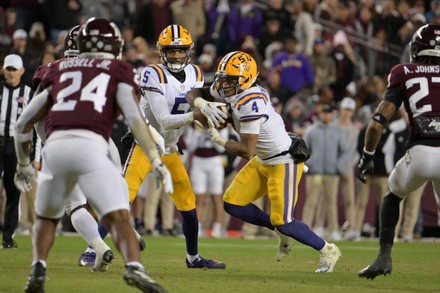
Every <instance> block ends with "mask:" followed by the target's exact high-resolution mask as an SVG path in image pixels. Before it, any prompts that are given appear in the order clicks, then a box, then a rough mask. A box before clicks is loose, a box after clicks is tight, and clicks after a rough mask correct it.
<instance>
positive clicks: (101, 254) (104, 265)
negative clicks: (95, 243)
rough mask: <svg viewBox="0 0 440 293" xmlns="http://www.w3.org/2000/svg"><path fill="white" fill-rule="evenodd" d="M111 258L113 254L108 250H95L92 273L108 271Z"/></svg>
mask: <svg viewBox="0 0 440 293" xmlns="http://www.w3.org/2000/svg"><path fill="white" fill-rule="evenodd" d="M113 258H114V256H113V252H112V251H111V249H110V248H108V249H107V250H99V251H98V250H97V251H96V259H95V265H94V266H93V269H92V272H106V271H107V270H108V266H109V265H110V264H111V262H112V261H113Z"/></svg>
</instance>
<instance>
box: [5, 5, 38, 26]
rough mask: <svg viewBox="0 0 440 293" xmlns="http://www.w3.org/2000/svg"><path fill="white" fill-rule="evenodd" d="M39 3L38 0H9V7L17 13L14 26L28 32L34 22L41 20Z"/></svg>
mask: <svg viewBox="0 0 440 293" xmlns="http://www.w3.org/2000/svg"><path fill="white" fill-rule="evenodd" d="M40 3H41V1H40V0H10V1H9V4H10V8H12V9H13V10H14V11H15V13H16V15H17V18H16V21H15V25H14V28H15V29H24V30H25V31H27V32H28V31H29V30H30V29H31V26H32V24H33V23H34V22H36V21H42V19H41V14H40V13H41V11H40Z"/></svg>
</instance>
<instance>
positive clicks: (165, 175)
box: [151, 158, 174, 193]
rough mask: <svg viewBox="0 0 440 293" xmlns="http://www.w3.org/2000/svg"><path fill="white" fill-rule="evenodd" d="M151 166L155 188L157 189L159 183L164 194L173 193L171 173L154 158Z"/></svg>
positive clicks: (159, 160)
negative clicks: (154, 178)
mask: <svg viewBox="0 0 440 293" xmlns="http://www.w3.org/2000/svg"><path fill="white" fill-rule="evenodd" d="M151 164H152V166H153V173H154V175H155V177H156V187H159V183H160V182H162V184H163V188H164V190H165V192H166V193H173V192H174V187H173V180H172V178H171V173H170V171H168V169H167V167H166V166H165V165H164V164H163V162H162V161H161V159H159V158H156V159H154V160H153V162H152V163H151Z"/></svg>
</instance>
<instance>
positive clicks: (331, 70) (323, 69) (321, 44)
mask: <svg viewBox="0 0 440 293" xmlns="http://www.w3.org/2000/svg"><path fill="white" fill-rule="evenodd" d="M309 59H310V64H311V65H312V68H313V73H314V81H315V82H314V83H313V90H312V92H313V93H314V94H317V93H318V92H319V90H320V89H322V88H324V87H326V86H329V85H331V84H333V83H334V82H335V81H336V62H335V59H334V58H333V57H332V56H331V55H330V51H329V48H328V46H327V44H326V43H325V41H324V40H323V39H315V42H314V45H313V54H312V55H311V56H310V57H309Z"/></svg>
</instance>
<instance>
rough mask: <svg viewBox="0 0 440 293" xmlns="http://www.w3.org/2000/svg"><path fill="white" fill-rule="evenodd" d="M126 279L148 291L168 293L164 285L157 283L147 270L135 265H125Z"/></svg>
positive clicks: (150, 292) (130, 283) (134, 285)
mask: <svg viewBox="0 0 440 293" xmlns="http://www.w3.org/2000/svg"><path fill="white" fill-rule="evenodd" d="M125 268H126V270H125V273H124V281H125V283H127V285H129V286H133V287H136V288H138V289H139V290H141V291H142V292H146V293H167V292H168V291H167V290H165V288H163V287H162V286H160V285H159V284H158V283H156V281H155V280H153V278H151V277H150V276H149V275H148V274H147V273H146V272H145V271H143V270H142V269H140V268H138V267H135V266H125Z"/></svg>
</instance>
